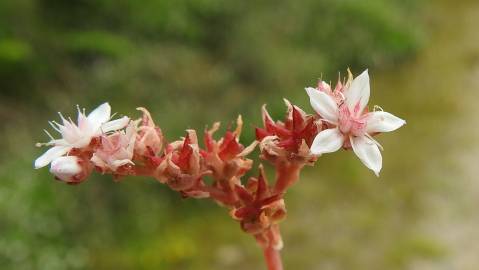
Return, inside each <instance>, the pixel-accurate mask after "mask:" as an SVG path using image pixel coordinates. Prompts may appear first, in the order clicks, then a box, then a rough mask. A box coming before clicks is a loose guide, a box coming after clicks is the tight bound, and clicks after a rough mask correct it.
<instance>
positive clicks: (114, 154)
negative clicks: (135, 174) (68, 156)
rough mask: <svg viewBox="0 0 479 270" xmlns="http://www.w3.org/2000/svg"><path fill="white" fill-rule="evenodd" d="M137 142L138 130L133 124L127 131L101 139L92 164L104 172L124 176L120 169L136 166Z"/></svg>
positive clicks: (104, 136)
mask: <svg viewBox="0 0 479 270" xmlns="http://www.w3.org/2000/svg"><path fill="white" fill-rule="evenodd" d="M135 140H136V128H135V124H134V123H133V122H130V124H129V125H128V126H127V128H126V130H125V131H123V130H122V131H116V132H115V133H113V134H110V135H103V136H101V137H100V142H99V146H98V148H97V149H96V150H95V152H94V153H93V156H92V158H91V162H92V163H93V164H94V165H95V166H96V167H97V168H98V169H99V170H100V171H102V172H105V171H110V172H113V173H118V174H124V173H125V172H121V171H119V168H120V167H122V166H125V165H128V164H130V165H134V163H133V161H132V159H133V150H134V147H135Z"/></svg>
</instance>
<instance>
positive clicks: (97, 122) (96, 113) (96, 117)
mask: <svg viewBox="0 0 479 270" xmlns="http://www.w3.org/2000/svg"><path fill="white" fill-rule="evenodd" d="M110 114H111V107H110V104H108V102H105V103H103V104H101V105H100V106H98V108H96V109H95V110H93V111H92V112H91V113H90V114H89V115H88V116H87V119H88V122H90V124H91V125H93V126H94V127H96V129H97V128H99V127H100V126H101V124H103V123H106V122H107V121H108V120H110Z"/></svg>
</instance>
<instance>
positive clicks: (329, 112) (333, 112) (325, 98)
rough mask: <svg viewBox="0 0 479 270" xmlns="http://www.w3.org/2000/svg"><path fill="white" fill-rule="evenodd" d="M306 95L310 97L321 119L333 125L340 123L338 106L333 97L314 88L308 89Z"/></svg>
mask: <svg viewBox="0 0 479 270" xmlns="http://www.w3.org/2000/svg"><path fill="white" fill-rule="evenodd" d="M306 93H308V95H309V101H310V102H311V106H312V107H313V109H314V110H315V111H316V112H317V113H318V114H319V115H321V117H323V118H324V119H326V120H327V121H329V122H331V123H333V124H336V123H337V122H338V115H339V111H338V105H337V104H336V101H334V99H333V98H332V97H330V96H329V95H328V94H326V93H324V92H321V91H319V90H317V89H315V88H312V87H308V88H306Z"/></svg>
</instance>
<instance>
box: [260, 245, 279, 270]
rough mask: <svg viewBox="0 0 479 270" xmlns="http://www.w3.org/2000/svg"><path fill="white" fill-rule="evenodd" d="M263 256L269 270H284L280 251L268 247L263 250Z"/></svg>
mask: <svg viewBox="0 0 479 270" xmlns="http://www.w3.org/2000/svg"><path fill="white" fill-rule="evenodd" d="M263 254H264V259H265V260H266V265H267V266H268V270H283V263H282V262H281V255H280V254H279V250H276V249H274V248H272V247H267V248H264V249H263Z"/></svg>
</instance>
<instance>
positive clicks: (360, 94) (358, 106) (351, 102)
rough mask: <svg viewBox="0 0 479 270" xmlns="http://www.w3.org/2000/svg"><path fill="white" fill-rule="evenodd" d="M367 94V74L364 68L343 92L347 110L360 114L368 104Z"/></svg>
mask: <svg viewBox="0 0 479 270" xmlns="http://www.w3.org/2000/svg"><path fill="white" fill-rule="evenodd" d="M369 94H370V86H369V74H368V70H367V69H366V70H365V71H364V72H363V73H361V75H359V76H357V77H356V78H354V80H353V82H352V83H351V86H350V87H349V88H348V89H347V90H346V91H345V93H344V96H345V99H346V100H345V102H346V104H347V105H348V108H349V110H351V112H353V113H354V114H355V115H359V114H361V113H362V112H363V110H364V107H366V105H367V104H368V101H369Z"/></svg>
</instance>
